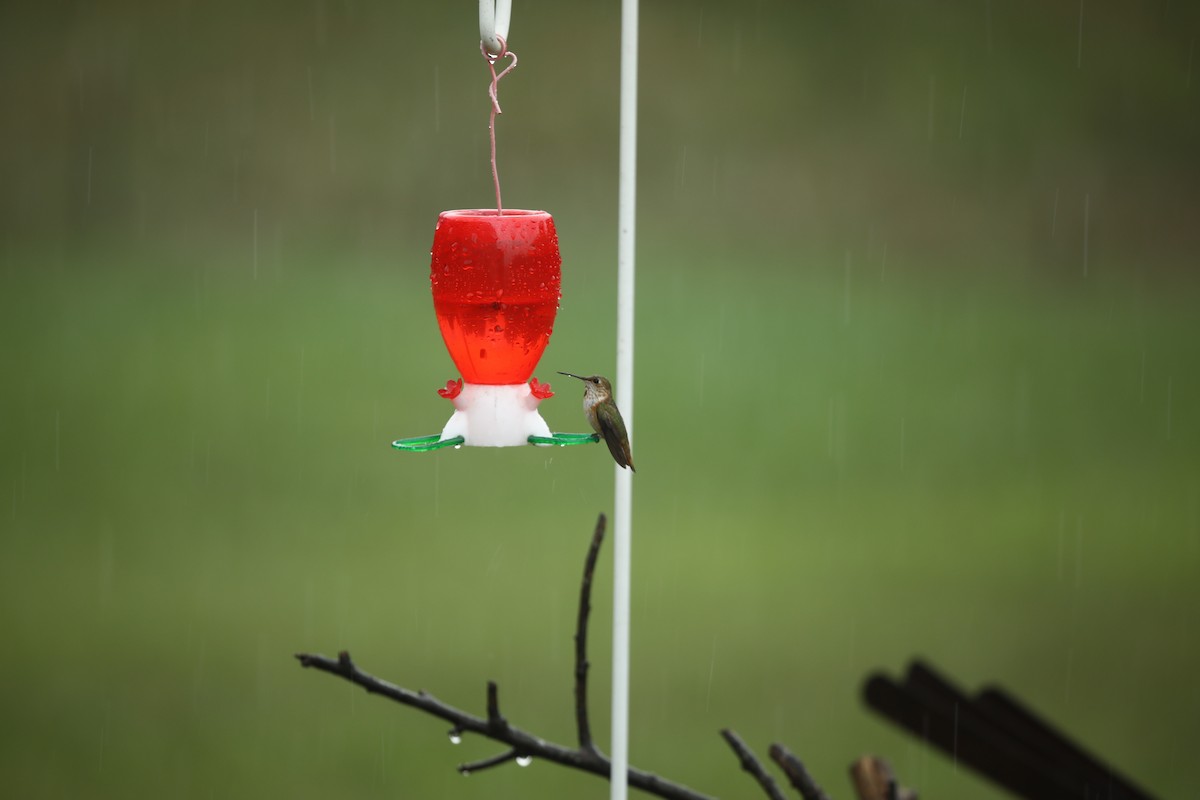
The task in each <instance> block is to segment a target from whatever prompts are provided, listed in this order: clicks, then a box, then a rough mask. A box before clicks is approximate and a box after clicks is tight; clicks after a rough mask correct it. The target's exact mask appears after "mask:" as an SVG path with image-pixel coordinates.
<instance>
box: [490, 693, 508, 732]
mask: <svg viewBox="0 0 1200 800" xmlns="http://www.w3.org/2000/svg"><path fill="white" fill-rule="evenodd" d="M499 695H500V689H499V688H498V687H497V686H496V682H495V681H488V685H487V715H488V726H489V727H491V728H492V729H493V730H498V731H499V730H504V729H505V728H507V727H508V720H506V719H505V718H504V715H503V714H501V713H500V696H499Z"/></svg>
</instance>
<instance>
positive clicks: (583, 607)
mask: <svg viewBox="0 0 1200 800" xmlns="http://www.w3.org/2000/svg"><path fill="white" fill-rule="evenodd" d="M604 529H605V518H604V515H603V514H601V515H600V516H599V518H598V519H597V520H596V531H595V533H593V534H592V545H591V547H589V548H588V553H587V559H586V560H585V561H584V563H583V585H582V586H581V587H580V589H579V619H578V621H577V622H576V625H575V724H576V727H577V728H578V730H579V747H580V748H581V749H583V750H587V751H589V752H595V750H596V745H595V744H594V743H593V742H592V726H591V724H590V723H589V722H588V702H587V676H588V668H589V667H590V666H591V665H590V664H589V663H588V658H587V628H588V615H589V614H591V611H592V575H593V574H595V572H596V558H597V557H598V556H599V555H600V544H601V543H602V542H603V541H604Z"/></svg>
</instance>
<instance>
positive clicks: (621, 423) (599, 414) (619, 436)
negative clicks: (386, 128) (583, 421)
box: [596, 403, 637, 472]
mask: <svg viewBox="0 0 1200 800" xmlns="http://www.w3.org/2000/svg"><path fill="white" fill-rule="evenodd" d="M596 421H597V422H599V423H600V435H601V436H602V437H603V438H604V443H605V444H607V445H608V452H610V453H612V457H613V460H615V461H616V462H617V463H618V464H620V465H621V466H622V467H629V469H631V470H633V471H634V472H637V470H636V469H634V468H633V453H632V452H630V449H629V435H628V434H627V433H626V432H625V420H623V419H621V412H620V411H618V410H617V407H616V405H615V404H613V403H602V404H600V405H599V406H597V407H596Z"/></svg>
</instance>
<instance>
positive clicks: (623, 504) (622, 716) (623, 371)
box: [610, 0, 638, 800]
mask: <svg viewBox="0 0 1200 800" xmlns="http://www.w3.org/2000/svg"><path fill="white" fill-rule="evenodd" d="M637 75H638V0H621V119H620V128H619V130H620V153H619V156H618V171H617V177H618V188H617V193H618V199H617V407H618V408H620V409H621V414H622V417H623V418H624V419H625V428H626V431H627V432H628V434H629V442H630V445H631V446H632V444H633V430H634V429H633V287H634V229H635V218H636V213H635V211H636V200H637ZM615 470H616V491H615V497H614V505H615V513H614V515H613V516H614V523H615V524H614V525H613V646H612V658H613V669H612V745H611V750H612V752H611V757H612V774H611V776H610V797H611V800H625V797H626V794H627V792H628V774H629V586H630V555H631V551H632V533H633V530H632V526H631V518H632V513H631V511H632V505H633V483H632V480H631V478H632V477H633V473H632V472H631V471H630V470H627V469H622V468H621V467H615Z"/></svg>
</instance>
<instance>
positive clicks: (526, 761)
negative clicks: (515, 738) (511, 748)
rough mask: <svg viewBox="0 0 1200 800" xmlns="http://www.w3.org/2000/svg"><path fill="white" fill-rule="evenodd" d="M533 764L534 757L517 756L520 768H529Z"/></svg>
mask: <svg viewBox="0 0 1200 800" xmlns="http://www.w3.org/2000/svg"><path fill="white" fill-rule="evenodd" d="M532 763H533V756H517V766H518V767H528V766H529V765H530V764H532Z"/></svg>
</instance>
